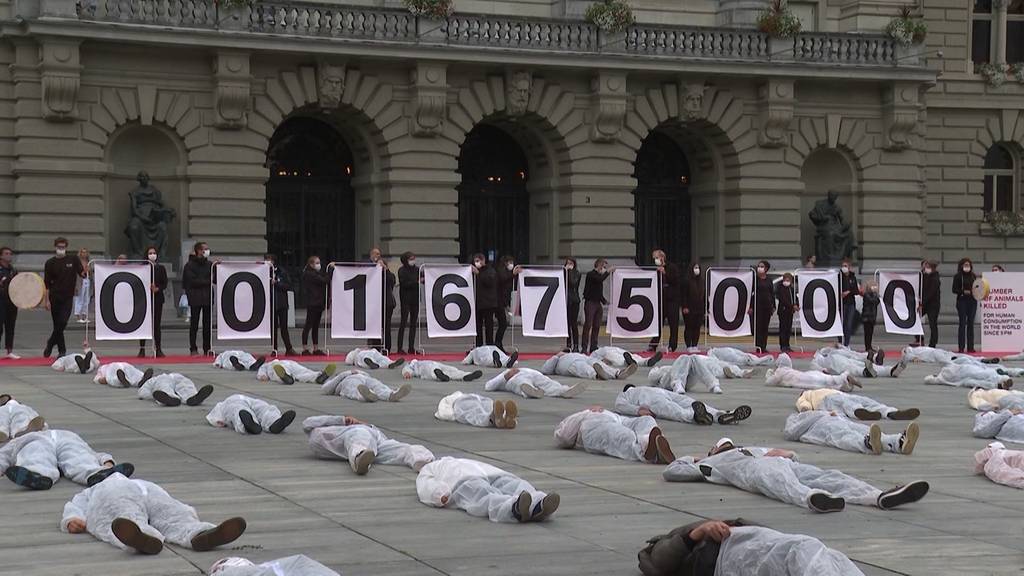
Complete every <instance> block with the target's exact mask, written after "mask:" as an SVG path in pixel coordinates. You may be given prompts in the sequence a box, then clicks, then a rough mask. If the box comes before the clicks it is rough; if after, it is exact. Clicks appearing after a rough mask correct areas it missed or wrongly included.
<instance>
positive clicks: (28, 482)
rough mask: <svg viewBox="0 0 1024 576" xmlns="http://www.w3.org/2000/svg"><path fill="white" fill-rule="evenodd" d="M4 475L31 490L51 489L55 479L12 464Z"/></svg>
mask: <svg viewBox="0 0 1024 576" xmlns="http://www.w3.org/2000/svg"><path fill="white" fill-rule="evenodd" d="M4 475H5V476H7V479H8V480H10V481H11V482H14V483H15V484H17V485H18V486H24V487H25V488H28V489H30V490H49V489H50V488H51V487H53V480H50V479H49V478H47V477H46V476H43V475H41V474H36V473H35V472H33V471H31V470H29V469H28V468H25V467H22V466H11V467H10V468H8V469H7V470H6V471H5V472H4Z"/></svg>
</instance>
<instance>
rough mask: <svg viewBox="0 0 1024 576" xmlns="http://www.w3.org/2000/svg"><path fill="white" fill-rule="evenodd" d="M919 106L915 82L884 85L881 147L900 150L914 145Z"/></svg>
mask: <svg viewBox="0 0 1024 576" xmlns="http://www.w3.org/2000/svg"><path fill="white" fill-rule="evenodd" d="M920 106H921V104H920V92H919V90H918V86H917V84H914V83H911V82H894V83H893V84H890V85H889V86H886V87H885V91H884V92H883V93H882V121H883V126H884V133H883V136H884V143H883V146H882V147H883V148H885V149H886V150H890V151H900V150H906V149H908V148H912V147H913V146H914V136H915V133H916V132H917V121H918V118H919V117H920V114H921V108H920Z"/></svg>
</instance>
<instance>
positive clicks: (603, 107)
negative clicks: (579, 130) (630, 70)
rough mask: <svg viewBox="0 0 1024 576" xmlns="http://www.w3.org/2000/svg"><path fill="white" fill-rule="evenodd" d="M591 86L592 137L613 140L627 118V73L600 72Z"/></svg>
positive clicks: (598, 139)
mask: <svg viewBox="0 0 1024 576" xmlns="http://www.w3.org/2000/svg"><path fill="white" fill-rule="evenodd" d="M590 88H591V94H590V139H591V140H593V141H595V142H613V141H615V140H616V139H617V138H618V137H619V132H621V131H622V125H623V123H624V122H625V120H626V74H625V73H623V72H605V71H601V72H598V74H597V76H594V78H593V79H591V81H590Z"/></svg>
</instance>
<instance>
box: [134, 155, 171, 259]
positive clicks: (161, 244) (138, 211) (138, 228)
mask: <svg viewBox="0 0 1024 576" xmlns="http://www.w3.org/2000/svg"><path fill="white" fill-rule="evenodd" d="M135 178H136V180H138V181H139V185H138V187H136V188H135V190H132V191H131V192H129V193H128V200H129V202H130V203H131V214H130V215H129V218H128V226H127V227H126V228H125V229H124V233H125V235H126V236H128V241H129V242H130V243H131V257H132V258H133V259H138V260H143V259H145V258H146V248H147V247H149V246H155V247H156V252H157V255H158V258H159V259H160V260H163V259H164V252H165V248H166V244H167V225H168V224H170V223H171V222H172V221H173V220H174V217H175V216H176V213H175V212H174V209H172V208H167V207H165V206H164V201H163V196H162V195H161V194H160V190H158V189H157V188H156V187H155V186H150V185H149V174H148V173H147V172H146V171H145V170H142V171H140V172H139V174H138V176H136V177H135Z"/></svg>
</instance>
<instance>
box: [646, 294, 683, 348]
mask: <svg viewBox="0 0 1024 576" xmlns="http://www.w3.org/2000/svg"><path fill="white" fill-rule="evenodd" d="M661 321H662V322H665V323H666V324H668V349H669V350H672V351H675V349H676V348H677V347H678V346H679V304H677V303H675V302H666V303H665V307H664V308H663V309H662V311H661ZM660 342H661V326H660V325H659V326H658V335H657V336H655V337H654V338H651V344H650V345H651V347H652V348H653V347H655V346H657V345H658V344H659V343H660Z"/></svg>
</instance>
